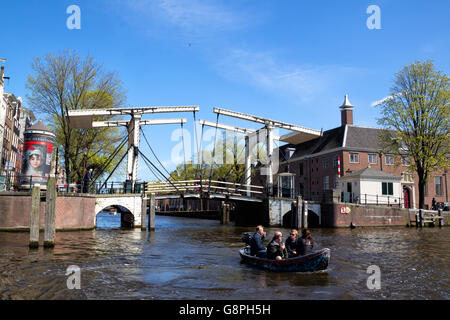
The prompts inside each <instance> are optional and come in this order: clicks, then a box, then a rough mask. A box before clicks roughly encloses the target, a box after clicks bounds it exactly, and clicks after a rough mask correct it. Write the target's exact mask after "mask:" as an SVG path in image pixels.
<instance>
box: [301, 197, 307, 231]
mask: <svg viewBox="0 0 450 320" xmlns="http://www.w3.org/2000/svg"><path fill="white" fill-rule="evenodd" d="M302 228H308V201H303V214H302Z"/></svg>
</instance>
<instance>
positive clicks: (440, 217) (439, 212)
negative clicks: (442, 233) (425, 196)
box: [438, 209, 443, 227]
mask: <svg viewBox="0 0 450 320" xmlns="http://www.w3.org/2000/svg"><path fill="white" fill-rule="evenodd" d="M442 224H443V223H442V209H438V226H439V227H442Z"/></svg>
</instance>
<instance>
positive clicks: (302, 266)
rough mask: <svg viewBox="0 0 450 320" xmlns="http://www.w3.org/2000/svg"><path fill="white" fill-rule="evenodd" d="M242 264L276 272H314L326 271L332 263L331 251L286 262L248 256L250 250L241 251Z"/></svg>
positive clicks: (318, 252)
mask: <svg viewBox="0 0 450 320" xmlns="http://www.w3.org/2000/svg"><path fill="white" fill-rule="evenodd" d="M239 254H240V256H241V259H242V262H245V263H247V264H249V265H252V266H255V267H258V268H263V269H266V270H270V271H276V272H312V271H320V270H325V269H327V267H328V263H329V261H330V256H331V250H330V249H328V248H324V249H321V250H318V251H315V252H312V253H309V254H307V255H304V256H299V257H294V258H289V259H285V260H271V259H265V258H258V257H255V256H251V255H249V254H248V249H247V248H245V249H241V250H239Z"/></svg>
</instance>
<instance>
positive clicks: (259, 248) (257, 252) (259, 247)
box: [250, 225, 266, 258]
mask: <svg viewBox="0 0 450 320" xmlns="http://www.w3.org/2000/svg"><path fill="white" fill-rule="evenodd" d="M265 237H266V233H265V232H264V227H263V226H261V225H259V226H257V227H256V232H255V233H254V234H253V236H252V238H251V240H250V254H251V255H252V256H257V257H259V258H265V257H266V247H264V246H263V241H264V238H265Z"/></svg>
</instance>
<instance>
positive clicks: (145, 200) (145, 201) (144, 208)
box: [141, 194, 148, 231]
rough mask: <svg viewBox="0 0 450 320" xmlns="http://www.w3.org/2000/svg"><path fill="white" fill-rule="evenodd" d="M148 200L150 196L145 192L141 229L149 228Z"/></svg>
mask: <svg viewBox="0 0 450 320" xmlns="http://www.w3.org/2000/svg"><path fill="white" fill-rule="evenodd" d="M147 201H148V198H147V197H146V196H145V194H143V195H142V204H141V230H142V231H145V230H147Z"/></svg>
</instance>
